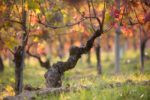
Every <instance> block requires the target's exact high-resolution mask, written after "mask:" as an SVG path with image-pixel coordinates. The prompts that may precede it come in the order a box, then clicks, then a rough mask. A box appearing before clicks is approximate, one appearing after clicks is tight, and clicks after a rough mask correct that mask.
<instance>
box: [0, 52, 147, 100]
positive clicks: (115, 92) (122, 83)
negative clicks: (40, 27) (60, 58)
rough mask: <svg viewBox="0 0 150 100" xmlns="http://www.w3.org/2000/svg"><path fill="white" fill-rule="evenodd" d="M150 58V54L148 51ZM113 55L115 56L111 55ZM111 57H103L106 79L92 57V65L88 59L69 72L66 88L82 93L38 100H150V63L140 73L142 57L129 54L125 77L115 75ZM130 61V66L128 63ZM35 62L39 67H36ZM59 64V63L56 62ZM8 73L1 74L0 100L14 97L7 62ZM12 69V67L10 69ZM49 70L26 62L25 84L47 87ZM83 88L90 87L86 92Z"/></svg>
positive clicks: (73, 92)
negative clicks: (73, 88) (47, 71)
mask: <svg viewBox="0 0 150 100" xmlns="http://www.w3.org/2000/svg"><path fill="white" fill-rule="evenodd" d="M147 52H148V54H149V55H150V52H149V51H147ZM109 55H113V54H111V53H110V54H109ZM109 55H108V54H107V53H103V54H102V66H103V75H97V71H96V67H95V66H96V59H95V55H94V54H92V63H91V65H88V64H87V63H86V56H85V55H84V56H83V57H82V59H81V60H79V62H78V64H77V66H76V68H74V69H72V70H70V71H68V72H66V73H65V74H64V77H63V86H64V87H68V86H70V87H76V88H78V91H70V92H67V93H63V92H62V93H60V94H49V95H42V96H37V97H36V98H35V99H36V100H78V99H79V100H150V95H149V94H150V61H149V60H146V61H145V72H144V73H143V74H141V73H140V71H139V70H140V64H139V53H138V52H134V51H128V52H126V53H125V54H124V56H123V57H122V59H121V62H120V63H121V69H120V71H121V73H119V74H114V61H113V58H112V56H109ZM127 60H130V63H126V61H127ZM33 62H35V63H33ZM54 62H56V61H54ZM5 65H6V68H5V71H4V72H3V73H0V99H2V97H4V96H8V95H14V91H13V88H12V87H14V82H15V81H14V66H13V65H12V64H11V65H12V66H9V64H8V61H5ZM8 66H9V67H8ZM45 72H46V70H45V69H43V68H41V67H40V66H39V64H38V63H37V61H35V59H32V58H30V59H29V60H26V66H25V70H24V84H25V85H26V84H30V85H32V86H34V87H41V88H44V87H45V79H44V77H43V75H44V73H45ZM81 86H86V87H90V89H83V88H81Z"/></svg>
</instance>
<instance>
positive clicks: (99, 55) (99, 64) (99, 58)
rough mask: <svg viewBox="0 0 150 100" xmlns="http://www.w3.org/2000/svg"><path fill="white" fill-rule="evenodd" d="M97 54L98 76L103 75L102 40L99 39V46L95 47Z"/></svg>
mask: <svg viewBox="0 0 150 100" xmlns="http://www.w3.org/2000/svg"><path fill="white" fill-rule="evenodd" d="M95 53H96V60H97V72H98V74H102V65H101V47H100V38H99V39H98V42H97V46H96V47H95Z"/></svg>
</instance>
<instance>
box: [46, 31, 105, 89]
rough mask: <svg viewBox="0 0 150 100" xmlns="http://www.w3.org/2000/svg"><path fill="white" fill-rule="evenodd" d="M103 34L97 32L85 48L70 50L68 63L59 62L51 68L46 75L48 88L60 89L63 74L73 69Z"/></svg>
mask: <svg viewBox="0 0 150 100" xmlns="http://www.w3.org/2000/svg"><path fill="white" fill-rule="evenodd" d="M102 33H103V31H102V29H101V30H97V31H96V32H95V33H94V34H93V35H92V36H91V37H90V38H89V39H88V40H87V43H86V45H85V46H81V47H76V46H72V47H71V48H70V55H69V58H68V60H67V61H65V62H62V61H59V62H57V63H55V64H53V65H52V67H51V68H49V70H48V71H47V72H46V73H45V78H46V86H47V87H60V86H61V85H62V80H61V77H62V75H63V73H64V72H65V71H67V70H69V69H72V68H74V67H75V65H76V64H77V62H78V60H79V59H80V58H81V56H82V55H83V54H85V53H87V52H89V50H90V49H91V48H92V46H93V43H94V40H95V39H96V38H97V37H99V36H100V35H101V34H102Z"/></svg>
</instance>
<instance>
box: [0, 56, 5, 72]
mask: <svg viewBox="0 0 150 100" xmlns="http://www.w3.org/2000/svg"><path fill="white" fill-rule="evenodd" d="M3 71H4V64H3V60H2V57H1V56H0V72H3Z"/></svg>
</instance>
